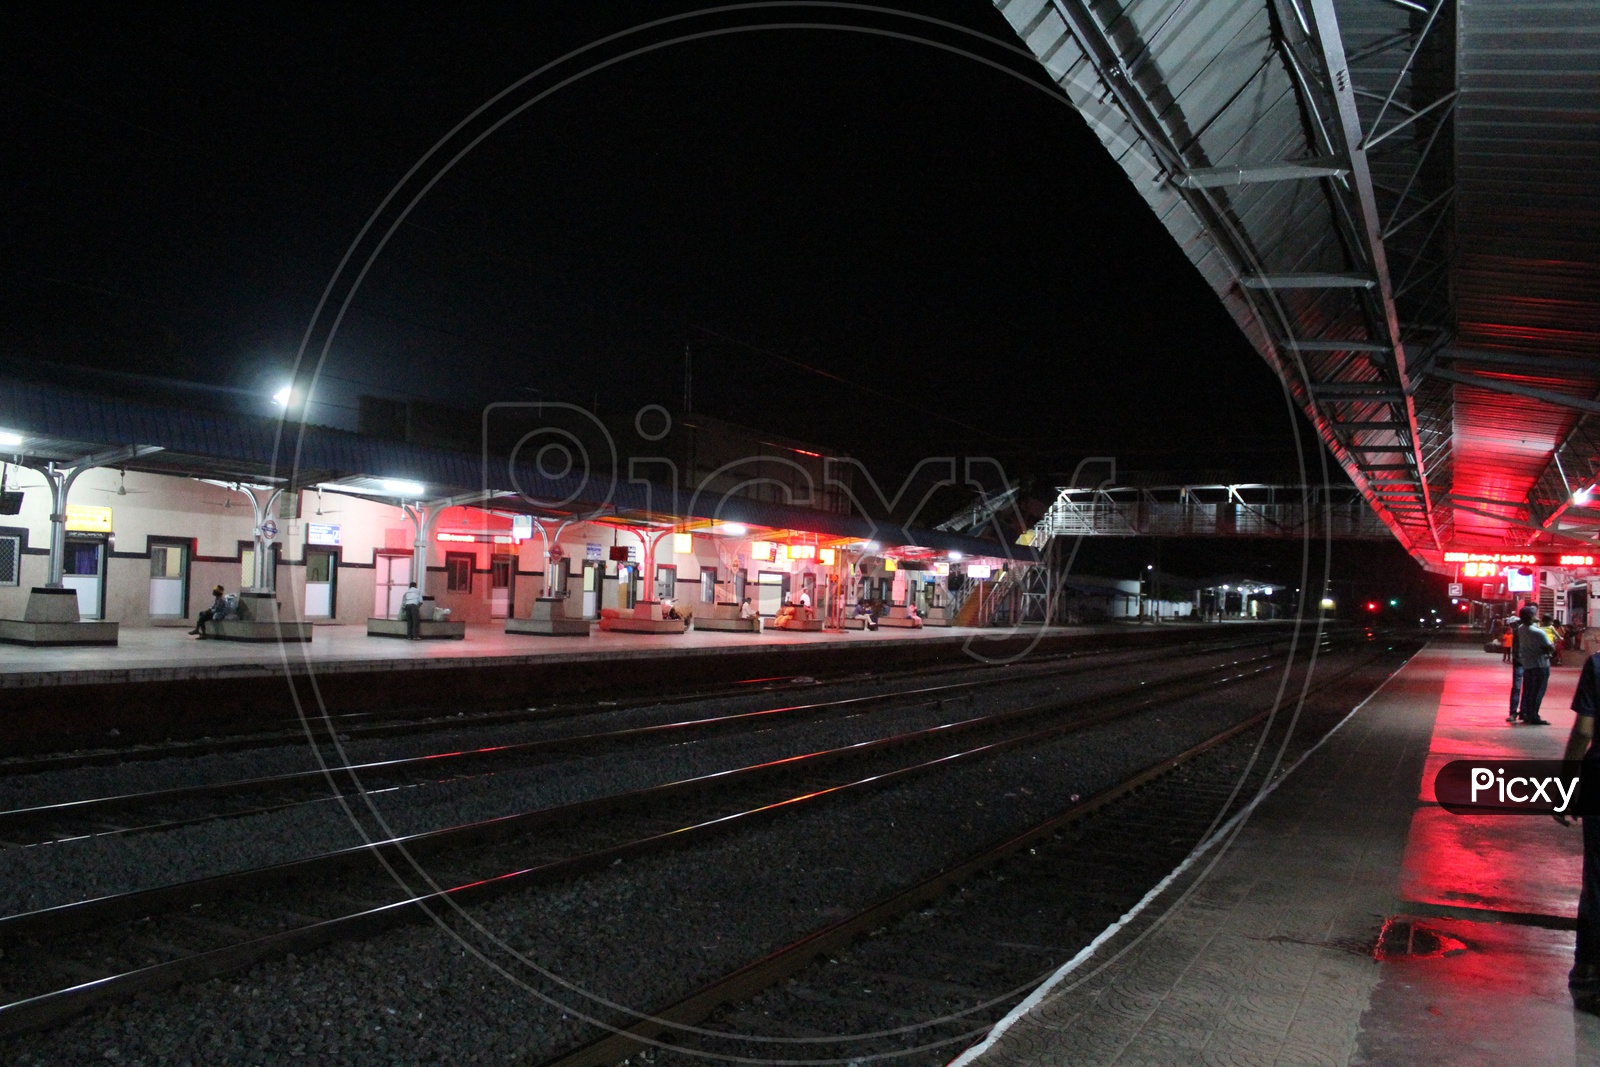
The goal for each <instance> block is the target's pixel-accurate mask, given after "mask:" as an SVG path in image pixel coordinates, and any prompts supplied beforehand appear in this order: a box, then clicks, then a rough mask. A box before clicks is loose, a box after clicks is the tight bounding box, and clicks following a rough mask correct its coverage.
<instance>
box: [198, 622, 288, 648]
mask: <svg viewBox="0 0 1600 1067" xmlns="http://www.w3.org/2000/svg"><path fill="white" fill-rule="evenodd" d="M206 640H208V641H210V640H216V641H301V642H305V641H310V640H311V624H310V623H309V622H266V621H263V620H259V619H213V620H212V621H211V622H208V623H206Z"/></svg>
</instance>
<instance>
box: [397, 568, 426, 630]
mask: <svg viewBox="0 0 1600 1067" xmlns="http://www.w3.org/2000/svg"><path fill="white" fill-rule="evenodd" d="M400 617H401V618H402V619H404V620H406V637H407V638H408V639H410V640H412V641H415V640H417V630H418V628H419V627H421V625H422V590H420V589H418V588H417V583H416V582H412V583H411V588H409V589H407V590H406V591H405V593H404V594H403V595H402V596H401V597H400Z"/></svg>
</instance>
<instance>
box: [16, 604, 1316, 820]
mask: <svg viewBox="0 0 1600 1067" xmlns="http://www.w3.org/2000/svg"><path fill="white" fill-rule="evenodd" d="M1285 640H1287V638H1286V637H1284V636H1282V635H1278V636H1275V637H1272V638H1268V639H1266V640H1258V641H1247V642H1232V643H1228V644H1223V645H1220V646H1207V647H1203V648H1196V649H1192V650H1185V651H1184V653H1183V655H1184V657H1185V658H1188V657H1197V656H1203V655H1214V654H1216V653H1218V652H1226V651H1229V650H1232V649H1247V648H1254V647H1258V646H1265V647H1266V648H1267V649H1269V650H1270V649H1271V648H1272V647H1274V646H1276V645H1279V644H1282V643H1284V641H1285ZM1270 654H1271V652H1270V651H1268V652H1266V653H1263V655H1270ZM1096 666H1098V665H1097V664H1093V663H1073V664H1067V665H1059V666H1055V667H1053V668H1051V669H1047V670H1036V671H1033V672H1030V673H1029V674H1026V675H1022V676H1020V677H1017V678H1007V679H994V678H979V679H969V680H965V681H960V682H947V683H941V684H938V685H930V686H919V687H916V688H912V689H901V690H895V691H893V692H889V693H873V694H868V695H865V696H859V697H841V698H838V699H835V700H826V701H815V702H812V703H809V704H792V705H785V706H782V707H776V708H762V709H759V710H756V711H747V712H733V713H730V714H727V715H713V716H705V717H702V718H697V719H683V720H678V721H675V722H667V723H656V724H653V725H649V726H638V727H629V728H626V729H620V730H607V731H601V732H599V733H593V734H575V735H571V736H567V737H552V738H541V739H538V740H534V741H522V742H515V743H511V744H504V745H487V746H482V747H479V748H474V749H462V750H458V751H453V752H440V753H433V754H429V755H423V756H404V757H397V758H395V759H388V760H373V761H369V762H365V763H356V764H348V765H343V766H339V767H335V768H331V769H329V770H327V771H324V770H321V769H317V770H306V771H290V772H287V773H284V774H275V775H262V776H259V777H255V778H242V779H236V780H232V781H226V782H206V783H200V784H196V785H185V786H172V787H169V788H167V789H155V790H146V791H143V792H137V793H122V794H116V795H112V796H103V797H89V798H85V799H82V800H67V801H60V802H56V803H50V804H37V805H31V806H28V807H22V808H11V809H8V810H0V833H5V832H7V831H6V828H7V827H8V826H16V825H17V824H23V825H26V824H33V825H38V824H39V823H41V822H48V821H50V820H61V819H73V818H83V817H85V816H87V815H91V814H95V813H99V812H104V811H105V810H107V809H128V808H134V807H141V806H150V805H159V804H171V803H174V802H181V801H185V800H195V799H200V798H204V797H224V796H231V795H236V794H240V793H250V792H260V791H265V790H273V789H283V788H293V787H298V786H318V785H324V786H326V785H331V784H332V783H330V781H329V779H330V776H339V777H345V776H349V777H350V778H351V779H352V782H353V784H354V785H355V791H356V792H357V793H359V792H362V791H367V790H368V787H366V786H364V785H363V784H362V783H361V781H360V779H359V777H358V776H359V775H362V774H383V773H388V774H392V773H395V772H403V771H406V770H410V769H420V768H432V769H437V768H440V767H445V766H449V765H452V764H454V763H455V762H456V761H462V762H464V763H465V762H471V761H474V760H484V761H487V760H496V759H508V758H516V757H527V756H533V755H538V754H541V753H546V752H551V753H553V752H560V751H563V750H567V749H592V748H595V747H597V746H620V745H624V744H627V743H630V742H635V741H649V740H652V739H655V738H658V737H668V736H671V735H674V734H683V735H688V736H694V735H703V734H706V733H714V732H717V731H719V730H724V729H732V728H735V727H741V726H747V725H750V724H753V723H762V722H765V721H768V720H769V719H771V718H773V717H776V716H785V717H787V716H802V715H806V714H813V715H817V714H830V713H836V714H843V713H849V712H853V711H858V710H860V709H862V708H866V707H870V706H873V705H878V704H885V703H893V702H896V701H900V700H907V699H909V700H912V701H913V702H915V701H916V698H918V697H922V698H928V699H932V698H936V697H939V696H941V695H943V694H949V693H955V692H960V691H963V690H970V689H976V688H980V687H993V686H995V685H1005V684H1012V683H1018V684H1020V683H1027V682H1032V681H1039V680H1042V679H1049V678H1052V677H1057V676H1061V675H1072V674H1078V673H1082V672H1083V671H1087V670H1091V669H1094V668H1095V667H1096ZM685 739H687V737H686V738H685ZM456 777H458V778H459V777H465V775H458V776H456ZM430 780H437V779H430ZM343 795H350V794H345V793H334V792H331V791H323V792H321V793H319V794H318V795H316V796H313V797H310V798H308V799H306V800H296V801H285V802H279V803H274V804H267V805H262V806H259V807H252V808H241V809H235V810H230V811H223V812H214V813H208V814H205V815H200V816H194V817H185V818H180V819H168V820H162V821H159V822H155V823H150V824H147V825H142V826H131V827H120V828H117V829H112V830H103V831H100V832H99V833H96V834H75V835H72V836H71V837H64V838H55V839H50V838H46V839H44V840H75V839H78V838H81V837H92V836H109V835H112V834H120V833H135V832H150V831H157V830H167V829H174V828H177V827H180V826H187V825H193V824H196V823H200V822H205V821H210V820H214V819H220V818H243V817H247V816H250V815H257V814H264V813H266V812H270V811H280V810H284V809H285V808H288V807H293V806H296V805H299V804H310V803H321V802H325V801H329V800H334V799H337V797H338V796H343ZM16 836H17V835H16V832H15V830H11V831H10V837H8V838H6V841H5V843H7V844H12V845H15V844H17V842H16V841H14V840H13V838H15V837H16ZM35 843H39V842H36V841H30V842H27V844H35Z"/></svg>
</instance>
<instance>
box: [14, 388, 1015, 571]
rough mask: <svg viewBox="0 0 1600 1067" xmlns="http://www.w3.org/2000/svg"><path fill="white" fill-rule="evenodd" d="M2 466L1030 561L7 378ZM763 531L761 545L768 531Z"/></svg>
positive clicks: (780, 508) (974, 546)
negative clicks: (122, 473) (86, 469)
mask: <svg viewBox="0 0 1600 1067" xmlns="http://www.w3.org/2000/svg"><path fill="white" fill-rule="evenodd" d="M0 432H3V433H6V434H15V435H18V436H19V437H20V438H21V443H20V444H9V443H5V444H0V459H4V458H7V457H10V458H12V459H14V460H15V461H18V462H23V463H27V464H30V465H34V466H38V465H42V464H44V463H47V462H55V463H58V464H62V465H67V466H70V465H74V464H76V463H78V462H79V461H82V460H84V459H86V458H89V459H90V460H91V462H92V463H93V465H95V466H102V467H112V468H116V469H119V470H129V471H142V472H147V473H151V474H164V475H171V476H175V477H183V478H203V479H211V480H214V481H221V482H230V483H239V484H242V485H256V486H267V487H273V488H288V489H297V490H298V489H313V488H321V489H324V490H332V491H337V492H346V493H350V494H354V495H360V496H369V497H373V498H379V499H387V500H391V501H394V502H396V503H398V502H400V501H402V500H405V501H412V502H416V501H420V502H424V503H430V502H450V503H455V504H462V505H469V506H476V507H482V508H492V509H493V510H496V511H503V512H512V513H521V514H530V515H535V516H539V517H544V518H549V519H557V520H559V519H564V518H571V517H592V518H593V519H594V521H599V522H605V523H612V524H621V525H633V526H659V527H661V528H664V529H665V528H675V529H680V530H684V531H696V530H698V531H703V532H706V533H713V534H717V533H732V532H733V531H732V530H730V529H728V527H729V526H730V525H733V524H737V526H744V527H747V528H749V531H750V533H751V534H752V535H762V536H770V537H771V539H773V540H775V541H788V540H797V539H804V540H809V541H813V542H821V543H829V542H858V541H859V542H865V541H875V542H878V544H879V545H881V546H884V547H886V548H894V549H897V550H898V551H897V552H896V554H910V555H917V554H920V553H919V552H918V551H917V550H925V551H926V552H939V553H950V552H959V553H961V554H962V555H963V556H983V557H994V558H1003V559H1009V560H1013V561H1016V562H1022V563H1030V562H1035V561H1037V558H1038V557H1037V556H1036V554H1034V553H1033V552H1032V550H1030V549H1027V548H1023V547H1019V546H1015V545H1007V544H1004V543H1002V542H1000V541H990V540H985V539H981V538H977V537H971V536H965V535H961V534H955V533H949V532H945V531H942V530H931V529H924V528H921V527H915V526H903V525H896V524H895V523H894V522H893V521H891V520H876V521H875V520H874V519H872V518H869V517H867V516H862V515H847V514H840V513H837V512H830V511H823V510H819V509H815V508H807V507H802V506H798V505H794V504H780V503H774V502H769V501H761V500H754V499H750V498H748V497H744V496H734V495H713V494H696V493H691V492H685V491H682V490H678V489H674V488H671V487H667V486H661V485H655V484H651V483H646V482H641V481H638V480H629V479H627V478H623V477H614V476H612V475H611V473H610V471H609V470H607V471H605V472H603V473H602V474H598V475H596V474H584V473H579V472H572V473H568V474H565V475H563V476H561V477H549V476H547V474H546V473H544V472H542V471H540V470H539V469H537V467H536V465H535V464H533V463H519V464H513V463H511V462H510V461H509V460H507V459H506V458H505V457H501V456H490V457H489V458H488V460H487V461H486V460H485V457H484V456H483V455H481V454H468V453H464V452H456V451H450V450H446V449H440V448H432V447H428V446H424V445H417V444H411V443H408V442H403V441H391V440H387V439H383V438H377V437H370V436H366V435H362V434H356V433H351V432H349V431H346V430H338V429H332V428H329V427H324V426H314V425H301V424H300V423H298V422H295V421H292V420H283V419H271V418H264V417H261V416H255V415H246V414H236V413H226V414H223V413H217V412H210V411H205V410H201V409H196V408H190V407H179V406H175V405H169V404H163V403H156V402H151V401H142V400H136V399H129V398H124V397H115V396H104V395H97V394H91V393H87V392H83V391H79V390H71V389H64V388H61V387H59V386H54V385H50V384H46V383H39V382H31V381H21V380H12V379H0ZM763 531H764V532H765V533H764V534H763V533H762V532H763Z"/></svg>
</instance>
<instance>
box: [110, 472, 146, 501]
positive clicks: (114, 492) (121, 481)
mask: <svg viewBox="0 0 1600 1067" xmlns="http://www.w3.org/2000/svg"><path fill="white" fill-rule="evenodd" d="M97 491H98V492H101V493H108V494H110V495H111V496H134V495H135V494H138V493H148V492H149V491H150V490H148V489H129V488H128V472H127V471H118V472H117V487H116V488H115V489H100V490H97Z"/></svg>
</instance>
